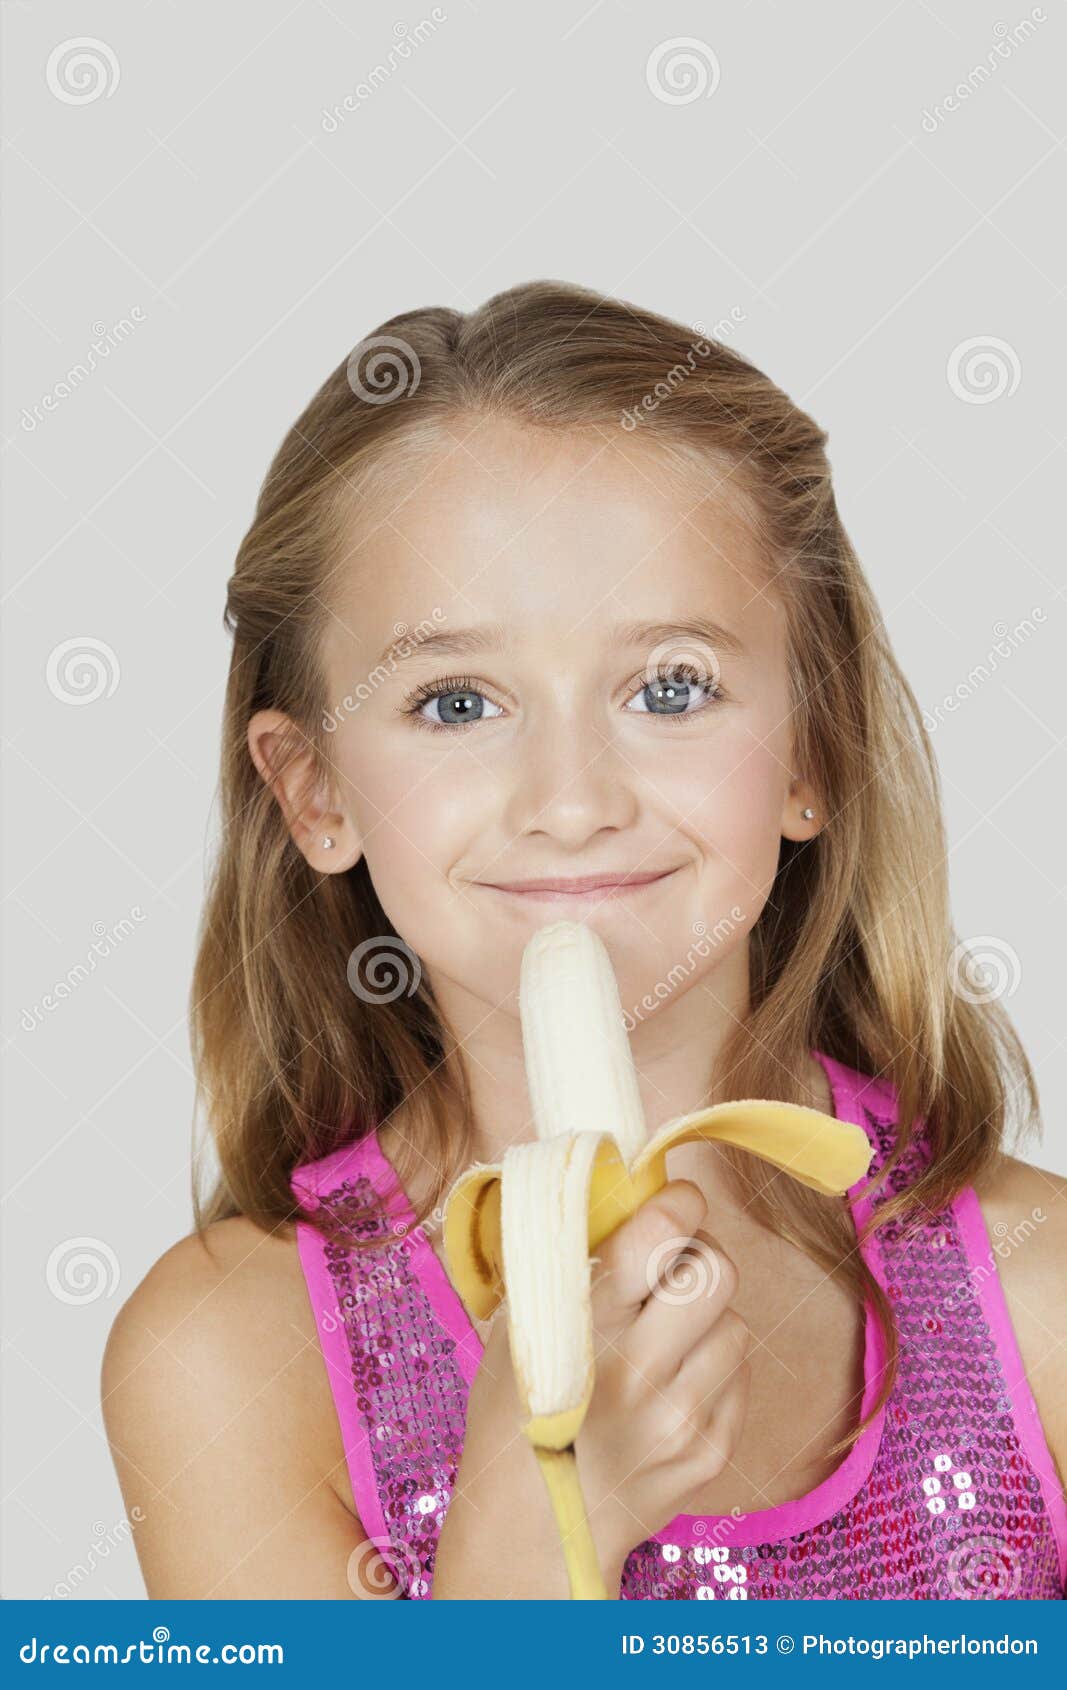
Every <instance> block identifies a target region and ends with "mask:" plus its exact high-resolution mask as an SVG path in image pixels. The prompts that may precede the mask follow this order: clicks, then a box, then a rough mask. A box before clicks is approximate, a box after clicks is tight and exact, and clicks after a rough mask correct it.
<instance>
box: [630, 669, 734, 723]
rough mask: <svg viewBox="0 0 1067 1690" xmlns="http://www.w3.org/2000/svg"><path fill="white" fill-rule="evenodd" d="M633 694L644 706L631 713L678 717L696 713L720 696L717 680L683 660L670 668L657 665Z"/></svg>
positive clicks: (676, 719)
mask: <svg viewBox="0 0 1067 1690" xmlns="http://www.w3.org/2000/svg"><path fill="white" fill-rule="evenodd" d="M634 696H635V697H637V698H640V699H642V700H643V701H644V709H643V710H641V709H639V710H634V711H632V712H631V714H632V715H635V716H642V715H647V716H666V717H669V718H670V719H671V720H672V721H679V720H681V719H682V718H684V717H689V716H697V715H699V714H700V713H701V711H702V710H703V709H706V708H707V705H708V704H712V703H714V702H715V700H716V699H717V698H721V697H722V689H721V687H720V686H719V684H718V682H717V681H714V680H709V679H704V678H702V677H701V676H700V675H699V674H698V672H697V671H696V669H694V668H692V667H690V666H689V665H688V664H684V663H683V664H679V665H678V667H677V668H674V669H670V670H663V669H658V670H657V671H656V673H655V674H654V675H652V676H651V677H650V678H649V679H648V680H646V681H645V683H644V685H643V686H642V687H641V689H640V691H639V692H637V693H636V694H635V695H634ZM702 697H703V699H704V703H703V704H701V702H700V700H701V698H702ZM690 705H693V706H694V708H693V709H690Z"/></svg>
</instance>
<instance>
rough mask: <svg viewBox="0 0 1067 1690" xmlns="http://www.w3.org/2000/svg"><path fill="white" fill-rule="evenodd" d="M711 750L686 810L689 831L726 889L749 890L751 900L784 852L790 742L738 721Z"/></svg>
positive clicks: (725, 728) (768, 879)
mask: <svg viewBox="0 0 1067 1690" xmlns="http://www.w3.org/2000/svg"><path fill="white" fill-rule="evenodd" d="M768 729H769V730H770V729H773V724H768ZM707 751H708V755H707V760H706V763H705V764H704V767H703V769H702V774H703V775H704V777H705V778H704V779H703V781H702V782H701V785H700V787H699V789H698V793H697V795H696V796H695V797H694V799H693V800H692V802H691V803H690V804H689V805H687V806H686V812H685V813H687V815H688V820H687V821H686V823H685V827H686V828H687V829H691V830H692V832H693V833H694V834H695V835H696V836H697V837H698V838H699V839H700V841H701V844H702V847H703V849H704V850H705V851H707V853H708V855H709V856H710V857H712V858H713V859H715V860H716V861H717V863H718V865H719V868H720V869H721V872H722V876H723V884H724V885H725V884H727V881H729V883H730V884H736V885H737V886H738V888H739V889H740V890H741V891H745V890H746V889H747V891H748V895H749V897H751V896H752V894H753V893H754V892H755V891H756V890H757V889H759V890H760V891H762V892H764V893H765V892H766V891H767V890H768V889H769V888H770V885H771V883H772V881H773V879H774V876H775V872H776V870H777V866H778V856H779V851H780V848H781V817H782V803H783V799H784V797H785V794H786V792H787V790H788V786H789V767H788V762H787V760H786V759H787V755H788V742H787V741H786V742H785V743H782V739H781V737H780V736H779V735H777V734H776V733H774V732H773V731H771V732H770V737H769V738H763V737H762V735H761V733H760V731H759V730H758V729H757V728H754V727H752V726H750V725H748V724H746V723H745V722H743V721H737V722H732V723H724V724H723V726H722V729H721V731H720V732H719V733H718V734H717V735H716V736H715V738H714V739H713V740H712V741H709V744H708V748H707ZM742 901H743V900H742Z"/></svg>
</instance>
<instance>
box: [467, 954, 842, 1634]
mask: <svg viewBox="0 0 1067 1690" xmlns="http://www.w3.org/2000/svg"><path fill="white" fill-rule="evenodd" d="M519 1013H520V1019H521V1023H522V1039H523V1054H524V1059H525V1064H526V1079H527V1085H528V1088H529V1095H530V1104H531V1107H532V1111H533V1119H534V1125H535V1127H536V1132H537V1137H536V1139H534V1140H533V1141H531V1142H529V1143H523V1144H517V1145H513V1146H512V1147H510V1148H509V1149H508V1150H507V1151H505V1153H504V1158H503V1161H502V1162H501V1163H499V1164H492V1165H490V1164H485V1163H479V1162H476V1163H474V1164H473V1166H471V1167H470V1168H468V1169H467V1171H466V1172H465V1173H464V1174H462V1175H460V1177H459V1178H458V1179H457V1180H456V1182H455V1183H454V1185H453V1186H452V1187H451V1189H450V1191H449V1193H448V1196H447V1197H446V1200H445V1207H444V1215H443V1222H442V1240H443V1245H444V1251H445V1259H446V1262H447V1266H448V1271H449V1275H450V1277H451V1280H452V1283H453V1285H454V1287H455V1289H456V1291H457V1293H458V1294H459V1296H460V1297H461V1298H462V1300H463V1303H464V1305H465V1307H466V1308H467V1310H468V1313H469V1314H470V1315H471V1317H472V1318H474V1319H477V1320H487V1319H488V1318H489V1316H490V1315H491V1314H492V1313H493V1311H494V1310H495V1309H496V1308H497V1307H498V1306H499V1304H500V1303H501V1301H502V1300H503V1299H504V1298H505V1296H506V1299H507V1319H508V1339H509V1343H510V1347H511V1357H512V1365H513V1368H514V1372H515V1379H516V1385H517V1387H518V1390H519V1393H520V1398H521V1399H522V1403H523V1413H524V1418H523V1419H522V1421H521V1422H520V1430H521V1431H522V1433H523V1435H524V1436H525V1437H526V1438H527V1440H528V1441H529V1443H530V1444H531V1446H532V1447H533V1451H534V1454H535V1455H536V1457H537V1461H538V1464H539V1466H540V1469H541V1473H542V1476H543V1478H544V1481H545V1484H546V1486H547V1489H548V1494H549V1499H550V1502H551V1505H552V1510H553V1515H554V1518H555V1522H556V1526H557V1529H558V1531H559V1534H560V1541H561V1545H562V1549H563V1555H564V1560H565V1565H566V1569H567V1575H568V1583H569V1586H570V1593H571V1597H572V1598H574V1599H579V1600H588V1599H597V1600H606V1599H608V1591H607V1589H606V1588H605V1585H604V1581H603V1577H602V1574H601V1569H600V1565H599V1562H598V1559H597V1554H596V1549H595V1545H594V1542H593V1537H592V1533H591V1531H590V1527H589V1522H588V1518H587V1515H586V1508H585V1501H584V1498H583V1495H582V1490H581V1485H580V1483H579V1478H578V1470H577V1460H576V1456H575V1450H574V1443H575V1439H576V1438H577V1436H578V1432H579V1430H580V1428H581V1425H582V1422H583V1421H584V1419H585V1415H586V1412H587V1410H588V1408H589V1403H590V1399H591V1398H592V1394H593V1385H594V1382H595V1366H594V1342H593V1322H592V1303H591V1280H590V1257H591V1256H592V1254H593V1252H594V1251H595V1250H596V1248H597V1246H598V1245H599V1244H600V1243H602V1241H603V1240H604V1239H605V1238H606V1237H607V1236H608V1235H609V1233H611V1232H613V1231H614V1229H615V1228H616V1227H617V1226H619V1225H620V1224H621V1222H623V1221H624V1220H626V1219H627V1217H628V1216H629V1215H632V1214H633V1212H634V1210H635V1209H637V1208H638V1207H639V1206H640V1205H641V1204H642V1203H644V1202H645V1201H646V1199H648V1198H649V1197H651V1196H653V1195H654V1193H655V1192H657V1191H658V1190H659V1189H660V1187H661V1186H662V1185H664V1184H665V1182H666V1179H667V1164H666V1158H667V1152H668V1150H670V1149H671V1147H672V1146H673V1145H676V1144H686V1143H689V1142H690V1141H692V1140H694V1139H698V1138H703V1139H715V1140H719V1141H720V1142H723V1143H727V1144H734V1145H738V1146H740V1147H741V1148H743V1149H745V1150H749V1151H752V1152H753V1154H754V1155H756V1156H759V1157H761V1158H762V1159H763V1160H764V1161H766V1162H770V1163H772V1164H773V1165H774V1166H775V1167H777V1168H781V1169H783V1170H784V1171H786V1172H787V1173H790V1174H792V1176H793V1177H794V1179H798V1180H801V1181H802V1182H803V1183H804V1184H805V1185H808V1186H811V1187H812V1188H813V1189H814V1190H815V1191H819V1192H822V1193H824V1194H825V1195H827V1196H840V1195H841V1194H842V1193H844V1192H845V1191H847V1190H848V1188H849V1187H850V1186H851V1185H853V1184H854V1183H855V1182H856V1181H857V1180H858V1179H859V1178H860V1177H861V1176H862V1175H863V1174H864V1173H866V1171H867V1168H868V1167H869V1165H870V1161H871V1156H872V1150H871V1145H870V1141H869V1140H868V1138H867V1135H866V1133H865V1132H864V1131H863V1129H862V1128H861V1127H858V1126H856V1125H854V1124H853V1123H851V1122H848V1121H838V1120H836V1119H835V1118H834V1117H832V1116H829V1115H824V1114H822V1113H821V1112H820V1111H819V1110H816V1109H804V1108H801V1107H799V1106H798V1105H796V1104H789V1103H775V1102H763V1101H746V1102H739V1103H723V1104H718V1105H716V1106H714V1107H713V1108H710V1109H700V1110H697V1111H696V1112H695V1113H694V1114H690V1115H683V1116H679V1117H677V1118H675V1119H673V1120H671V1121H668V1122H666V1123H665V1124H664V1125H663V1126H662V1127H660V1128H659V1130H658V1131H657V1132H656V1133H654V1134H653V1135H652V1137H651V1138H649V1137H648V1135H647V1131H646V1126H645V1120H644V1114H643V1110H642V1106H641V1098H640V1093H639V1091H638V1085H637V1075H636V1072H635V1069H634V1064H633V1058H632V1055H631V1052H630V1043H629V1039H628V1037H627V1034H626V1027H625V1024H624V1020H623V1013H622V1005H621V1003H620V1000H619V991H618V983H617V981H616V978H615V973H614V970H613V968H612V965H611V959H610V957H609V956H608V953H607V950H606V948H605V946H604V944H603V941H602V940H601V939H600V938H599V937H598V935H597V934H596V933H595V932H594V931H593V929H592V928H591V927H588V926H586V925H584V924H582V923H579V922H573V921H559V922H554V923H552V924H551V925H549V926H546V927H542V928H539V929H538V930H537V932H535V933H534V934H533V936H532V937H531V938H530V940H529V941H528V943H527V945H526V948H525V950H524V952H523V957H522V965H521V973H520V982H519ZM649 1288H650V1290H651V1288H652V1287H651V1285H650V1287H649Z"/></svg>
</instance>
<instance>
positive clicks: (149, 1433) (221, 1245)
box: [102, 1219, 366, 1599]
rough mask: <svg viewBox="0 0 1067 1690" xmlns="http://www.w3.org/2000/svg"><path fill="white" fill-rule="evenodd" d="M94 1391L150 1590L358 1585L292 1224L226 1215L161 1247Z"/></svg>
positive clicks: (331, 1417) (336, 1436) (330, 1590)
mask: <svg viewBox="0 0 1067 1690" xmlns="http://www.w3.org/2000/svg"><path fill="white" fill-rule="evenodd" d="M102 1392H103V1408H104V1422H105V1426H106V1429H107V1434H108V1439H109V1442H110V1445H111V1451H112V1456H113V1459H114V1462H115V1467H116V1470H117V1472H118V1477H119V1483H120V1485H121V1487H122V1494H123V1498H124V1501H125V1504H126V1510H127V1514H128V1516H129V1517H130V1518H131V1519H136V1520H137V1521H138V1524H137V1527H136V1531H135V1535H134V1541H135V1544H136V1547H137V1553H138V1557H139V1559H140V1563H141V1570H142V1572H143V1574H144V1579H145V1585H146V1588H147V1592H148V1595H149V1596H150V1597H157V1598H172V1597H178V1598H190V1597H219V1598H240V1597H251V1598H270V1597H279V1598H292V1597H305V1598H307V1597H316V1598H349V1599H350V1598H353V1597H355V1596H356V1595H363V1594H366V1592H365V1591H364V1590H363V1589H362V1587H361V1585H360V1584H359V1583H357V1584H356V1585H355V1587H354V1588H353V1586H352V1585H351V1584H350V1582H349V1572H348V1568H349V1559H350V1557H351V1556H352V1555H353V1552H354V1551H357V1550H359V1548H360V1545H361V1544H364V1543H365V1542H366V1533H365V1532H364V1531H363V1528H362V1526H361V1525H360V1522H359V1520H358V1518H357V1517H356V1514H355V1511H354V1508H353V1507H352V1502H351V1492H350V1489H349V1486H348V1478H347V1469H346V1463H345V1458H344V1451H343V1448H342V1445H341V1437H340V1431H339V1428H338V1426H337V1420H336V1415H335V1412H334V1408H333V1403H332V1401H331V1398H330V1390H329V1382H328V1379H327V1377H326V1372H325V1369H324V1367H323V1364H322V1357H321V1354H320V1352H319V1346H318V1336H317V1333H316V1331H315V1326H314V1320H313V1316H312V1313H311V1310H310V1307H309V1305H308V1299H307V1294H306V1291H305V1287H304V1283H303V1276H302V1274H301V1272H300V1265H299V1261H298V1258H297V1254H296V1244H295V1240H293V1238H292V1237H291V1236H290V1237H287V1238H282V1237H280V1236H273V1235H267V1234H266V1233H263V1232H262V1231H260V1230H259V1228H258V1227H255V1226H254V1225H253V1224H252V1223H251V1222H249V1221H246V1220H243V1219H234V1220H227V1221H220V1222H217V1223H216V1224H215V1225H214V1226H211V1227H209V1228H208V1229H207V1233H206V1234H205V1241H201V1239H200V1238H199V1237H197V1236H196V1235H193V1236H191V1237H189V1238H184V1239H182V1240H181V1242H180V1243H178V1244H176V1245H175V1246H174V1247H173V1249H171V1250H168V1251H167V1253H166V1254H165V1255H164V1256H163V1257H161V1259H160V1260H159V1261H158V1262H157V1263H156V1265H155V1267H153V1268H152V1269H151V1271H150V1272H149V1274H148V1275H147V1276H146V1278H145V1279H144V1280H143V1281H142V1282H141V1284H140V1285H139V1286H138V1287H137V1289H136V1290H135V1291H134V1292H133V1294H132V1296H131V1297H130V1298H129V1299H128V1301H127V1302H126V1303H125V1304H124V1305H123V1307H122V1309H121V1310H120V1311H119V1314H118V1316H117V1317H116V1320H115V1323H114V1325H113V1327H112V1330H111V1335H110V1338H109V1340H108V1345H107V1350H106V1353H105V1356H104V1364H103V1378H102ZM135 1508H136V1509H137V1510H138V1511H139V1512H138V1514H137V1515H134V1513H133V1510H134V1509H135Z"/></svg>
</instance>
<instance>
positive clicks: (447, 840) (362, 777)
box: [342, 735, 488, 911]
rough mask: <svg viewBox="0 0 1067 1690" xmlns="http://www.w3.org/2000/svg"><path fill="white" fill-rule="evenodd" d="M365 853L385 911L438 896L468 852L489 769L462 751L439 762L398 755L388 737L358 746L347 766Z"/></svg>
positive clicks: (450, 751) (446, 754)
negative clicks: (392, 901) (459, 859)
mask: <svg viewBox="0 0 1067 1690" xmlns="http://www.w3.org/2000/svg"><path fill="white" fill-rule="evenodd" d="M342 769H343V773H344V775H345V778H346V781H347V784H348V789H349V792H350V794H351V804H352V811H353V815H354V816H355V819H356V823H357V825H358V827H359V829H360V831H361V833H362V835H363V840H364V855H365V856H366V859H367V866H368V868H369V870H370V874H371V878H372V880H373V881H374V884H375V888H376V890H377V891H378V895H379V897H380V898H381V901H382V905H383V907H384V908H385V909H386V910H387V911H388V910H389V909H390V894H391V893H399V894H401V895H402V899H403V903H402V904H401V897H400V896H398V897H396V898H395V904H396V906H397V907H406V908H409V909H410V908H412V907H413V906H414V905H417V904H418V902H419V901H420V899H427V900H430V899H432V898H434V897H435V896H437V897H439V895H440V891H441V885H440V877H441V876H444V875H445V874H447V872H448V869H449V867H450V866H451V864H453V863H454V862H455V861H456V860H457V857H458V856H459V855H460V854H461V853H462V851H463V850H464V849H465V846H466V842H467V840H468V838H469V833H470V821H471V816H472V814H480V813H482V811H481V809H480V808H479V799H478V797H476V794H477V793H479V792H480V791H481V786H482V784H483V783H484V782H485V781H486V780H487V778H488V777H487V775H486V773H485V770H484V769H482V768H480V767H479V765H478V763H477V762H476V761H475V760H474V759H473V758H471V757H470V756H468V755H464V754H463V751H462V748H460V747H454V748H448V749H446V751H445V752H444V753H443V754H442V755H441V756H440V757H439V758H437V759H432V760H431V759H422V760H420V759H418V758H412V757H410V756H408V757H404V756H403V755H400V754H398V751H397V748H396V745H395V742H394V743H392V744H389V743H388V736H387V735H381V736H378V737H377V738H375V736H373V735H371V736H368V739H367V743H366V744H364V743H362V741H360V742H357V743H356V744H355V745H353V746H352V747H351V748H350V749H349V750H348V754H347V757H346V760H345V762H344V763H343V764H342Z"/></svg>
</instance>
